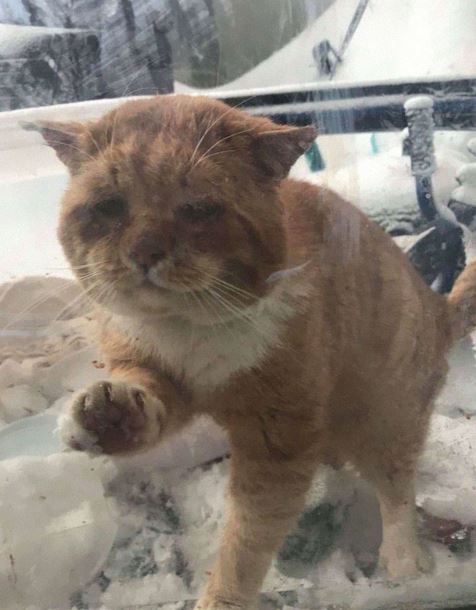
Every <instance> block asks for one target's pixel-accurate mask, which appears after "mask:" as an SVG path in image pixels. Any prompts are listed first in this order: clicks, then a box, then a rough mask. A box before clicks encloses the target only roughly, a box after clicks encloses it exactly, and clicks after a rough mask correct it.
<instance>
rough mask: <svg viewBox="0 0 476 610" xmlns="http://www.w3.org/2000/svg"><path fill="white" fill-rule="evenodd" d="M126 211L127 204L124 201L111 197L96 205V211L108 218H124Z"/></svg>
mask: <svg viewBox="0 0 476 610" xmlns="http://www.w3.org/2000/svg"><path fill="white" fill-rule="evenodd" d="M125 209H126V204H125V203H124V201H123V200H122V199H119V198H115V197H111V198H109V199H104V200H102V201H99V202H98V203H96V204H95V205H94V211H95V212H97V213H98V214H100V215H101V216H105V217H106V218H117V217H118V216H122V214H123V213H124V211H125Z"/></svg>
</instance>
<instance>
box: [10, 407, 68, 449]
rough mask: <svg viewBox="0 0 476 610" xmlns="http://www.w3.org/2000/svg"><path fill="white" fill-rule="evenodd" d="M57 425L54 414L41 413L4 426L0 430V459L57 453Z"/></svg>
mask: <svg viewBox="0 0 476 610" xmlns="http://www.w3.org/2000/svg"><path fill="white" fill-rule="evenodd" d="M57 425H58V423H57V418H56V416H55V415H52V414H50V413H42V414H41V415H34V416H33V417H27V418H24V419H20V420H19V421H16V422H14V423H12V424H10V425H9V426H6V427H5V428H3V429H2V430H0V460H5V459H8V458H15V457H20V456H25V455H35V456H40V455H42V456H44V457H47V456H48V455H52V454H53V453H59V452H60V451H61V449H62V444H61V441H60V439H59V436H58V434H57V433H56V432H55V431H56V428H57Z"/></svg>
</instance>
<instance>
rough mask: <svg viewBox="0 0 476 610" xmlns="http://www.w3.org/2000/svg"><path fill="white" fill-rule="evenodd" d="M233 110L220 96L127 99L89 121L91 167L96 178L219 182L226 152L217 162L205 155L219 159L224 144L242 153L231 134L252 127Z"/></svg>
mask: <svg viewBox="0 0 476 610" xmlns="http://www.w3.org/2000/svg"><path fill="white" fill-rule="evenodd" d="M232 112H233V111H232V110H231V111H230V109H229V108H228V107H227V106H225V105H224V104H222V103H220V102H216V101H214V100H209V99H208V98H199V97H196V98H193V97H190V96H176V97H175V96H163V97H161V98H155V99H153V100H140V101H133V102H129V103H126V104H124V105H122V106H121V107H119V108H118V109H117V110H115V111H113V112H111V113H109V114H108V115H106V116H105V117H104V118H103V119H101V120H100V121H98V122H97V123H95V124H93V125H92V126H91V132H90V134H91V135H90V137H89V140H90V142H89V147H90V150H91V152H92V153H93V155H94V157H95V158H97V164H96V167H91V170H93V172H94V173H95V174H96V175H97V176H98V179H100V177H101V175H103V176H104V178H105V179H109V180H110V179H114V181H115V182H116V183H117V184H119V185H121V186H124V185H126V186H127V185H130V184H131V183H137V181H141V182H142V184H143V186H144V187H146V186H147V185H151V186H155V185H156V184H157V182H161V183H162V184H163V185H164V186H166V185H167V184H171V185H175V184H177V183H178V182H180V183H182V184H184V185H185V184H186V183H187V181H189V179H190V178H198V179H200V178H201V177H204V178H206V181H207V182H210V181H212V182H216V180H217V179H218V177H219V175H220V174H222V173H223V172H226V171H227V168H226V165H227V163H226V161H227V160H228V159H225V158H224V157H222V159H221V163H220V164H219V165H217V164H215V163H212V164H210V163H207V159H214V160H215V159H217V158H218V157H217V154H220V153H221V152H222V149H223V145H225V148H226V153H227V154H228V153H229V152H230V151H232V152H234V153H238V150H239V146H238V145H237V143H236V142H235V143H234V145H233V146H231V145H230V141H229V135H230V134H234V133H238V132H240V133H241V131H245V132H247V131H248V129H244V128H242V125H241V123H240V121H243V120H244V119H243V117H242V115H241V114H238V123H237V124H234V123H233V116H231V115H232ZM235 119H236V117H235ZM222 142H223V144H222ZM95 147H96V148H97V147H100V148H102V154H100V155H96V154H95V151H94V148H95ZM242 152H243V151H242ZM236 160H237V159H236V156H235V155H234V162H235V163H236ZM229 161H230V162H231V159H230V160H229ZM93 165H94V164H93ZM205 174H206V176H205Z"/></svg>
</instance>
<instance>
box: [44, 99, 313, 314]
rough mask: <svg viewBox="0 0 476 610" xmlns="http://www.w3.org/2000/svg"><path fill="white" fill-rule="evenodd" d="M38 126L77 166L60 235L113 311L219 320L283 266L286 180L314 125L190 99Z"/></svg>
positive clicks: (85, 279)
mask: <svg viewBox="0 0 476 610" xmlns="http://www.w3.org/2000/svg"><path fill="white" fill-rule="evenodd" d="M38 128H39V129H40V130H41V132H42V133H43V136H44V137H45V140H46V141H47V143H48V144H50V145H51V146H53V147H54V148H55V150H56V152H57V154H58V156H59V157H60V159H61V160H62V161H64V162H65V163H66V165H67V166H68V167H69V169H70V172H71V181H70V184H69V188H68V190H67V192H66V194H65V196H64V199H63V203H62V211H61V218H60V224H59V238H60V241H61V243H62V245H63V248H64V251H65V253H66V256H67V257H68V259H69V261H70V263H71V265H72V268H73V270H74V272H75V274H76V275H77V277H78V279H79V280H80V282H81V283H82V285H83V287H84V288H85V290H86V291H87V292H88V294H89V295H90V296H91V297H92V298H93V299H94V300H96V301H97V302H99V303H100V304H102V305H103V306H104V307H106V308H108V309H111V310H112V311H115V312H119V313H122V314H125V315H136V314H138V313H140V314H142V315H152V316H155V315H177V314H179V315H184V316H188V317H189V318H191V319H193V320H195V321H197V322H200V323H203V324H207V323H213V322H216V321H217V320H220V319H224V318H226V317H228V316H229V315H232V314H234V313H236V311H238V310H241V309H242V308H243V307H245V306H247V305H249V304H250V303H251V302H253V301H254V300H256V299H259V298H260V297H262V296H263V295H265V294H266V293H267V291H268V289H269V287H268V283H267V282H266V280H267V278H268V277H269V276H270V275H271V274H272V273H273V272H275V271H277V270H279V269H280V268H282V267H283V265H285V258H286V242H285V235H284V230H283V223H282V207H281V202H280V200H279V194H278V185H279V181H280V179H282V178H283V177H284V176H285V175H286V174H287V171H288V170H289V167H290V166H291V164H292V163H293V162H294V161H295V159H296V158H297V157H298V156H299V155H300V154H301V153H302V152H303V151H304V150H305V149H306V148H307V147H308V146H309V144H310V142H311V141H312V139H313V138H314V137H315V133H314V129H313V128H303V129H297V128H287V127H279V126H277V125H274V124H273V123H271V122H270V121H268V120H266V119H258V118H253V117H251V116H249V115H247V114H245V113H242V112H240V111H238V110H235V109H230V108H229V107H228V106H225V105H224V104H222V103H220V102H216V101H212V100H209V99H208V98H199V97H188V96H161V97H157V98H154V99H149V100H141V101H135V102H129V103H126V104H124V105H122V106H121V107H119V108H118V109H117V110H115V111H113V112H111V113H109V114H108V115H106V116H105V117H104V118H102V119H101V120H99V121H97V122H96V123H90V124H86V125H81V124H76V123H74V124H52V123H48V124H45V123H43V124H41V125H40V126H39V127H38Z"/></svg>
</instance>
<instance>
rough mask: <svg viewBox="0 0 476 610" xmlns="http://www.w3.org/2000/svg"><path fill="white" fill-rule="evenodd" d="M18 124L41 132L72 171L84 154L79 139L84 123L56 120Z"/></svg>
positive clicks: (83, 129) (28, 129)
mask: <svg viewBox="0 0 476 610" xmlns="http://www.w3.org/2000/svg"><path fill="white" fill-rule="evenodd" d="M20 125H21V127H22V128H23V129H25V130H27V131H38V132H39V133H41V135H42V136H43V139H44V140H45V142H46V144H48V146H51V148H53V149H54V151H55V152H56V155H57V157H58V159H59V160H60V161H62V162H63V163H64V164H65V165H66V166H67V167H68V168H69V169H70V171H71V172H73V173H74V170H75V169H76V168H77V167H78V165H79V164H80V162H81V160H82V158H83V156H84V155H83V153H82V151H81V145H80V141H79V140H80V136H81V134H82V133H83V132H84V131H85V126H84V125H82V124H81V123H74V122H71V123H60V122H57V121H35V122H26V121H22V122H21V123H20Z"/></svg>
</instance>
